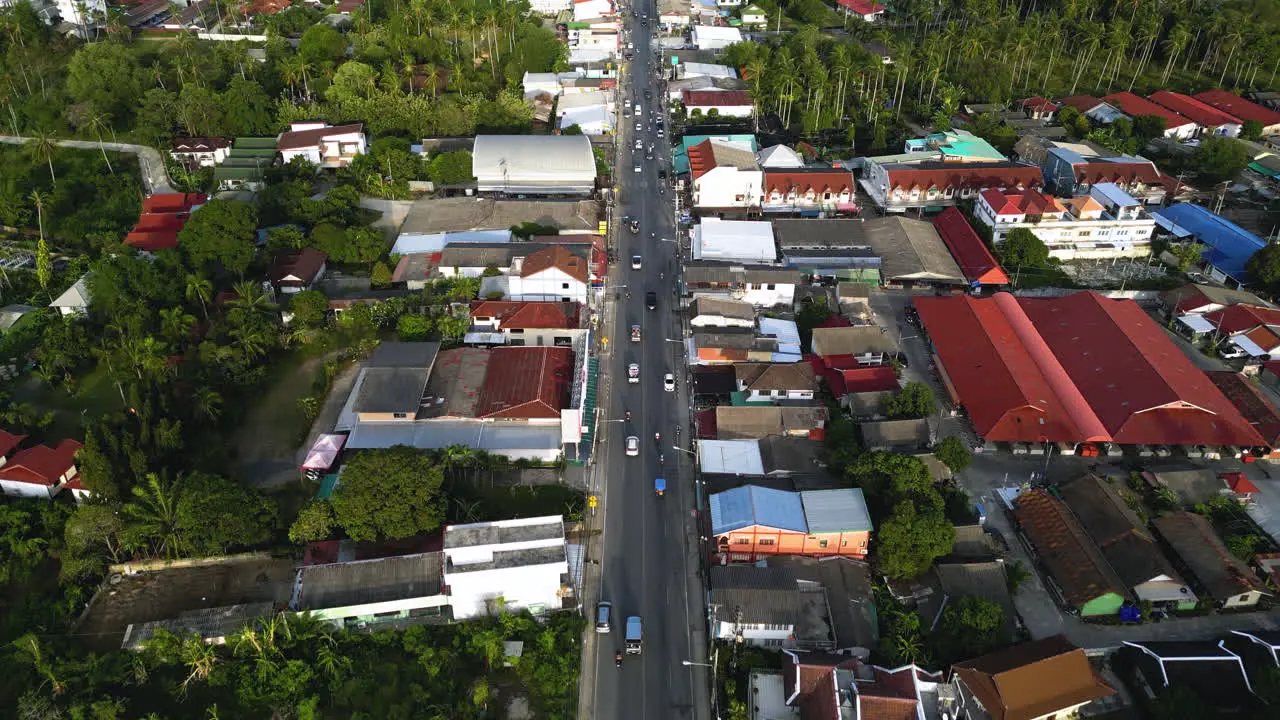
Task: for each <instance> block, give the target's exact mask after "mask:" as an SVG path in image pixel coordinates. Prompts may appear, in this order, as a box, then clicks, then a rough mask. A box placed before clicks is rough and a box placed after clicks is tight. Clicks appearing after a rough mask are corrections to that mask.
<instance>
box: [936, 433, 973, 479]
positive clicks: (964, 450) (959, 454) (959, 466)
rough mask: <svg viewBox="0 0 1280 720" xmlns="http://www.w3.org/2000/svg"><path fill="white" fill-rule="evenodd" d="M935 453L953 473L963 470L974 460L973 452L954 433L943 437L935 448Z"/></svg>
mask: <svg viewBox="0 0 1280 720" xmlns="http://www.w3.org/2000/svg"><path fill="white" fill-rule="evenodd" d="M933 454H934V455H935V456H937V458H938V460H941V461H942V464H943V465H946V466H947V467H948V468H950V470H951V472H953V473H959V472H962V471H963V470H964V469H965V468H967V467H969V464H970V463H972V462H973V453H972V452H970V451H969V448H968V447H966V446H965V444H964V441H963V440H961V439H960V438H958V437H956V436H954V435H949V436H947V437H944V438H942V441H941V442H939V443H938V447H936V448H934V450H933Z"/></svg>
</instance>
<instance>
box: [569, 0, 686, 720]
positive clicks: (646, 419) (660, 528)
mask: <svg viewBox="0 0 1280 720" xmlns="http://www.w3.org/2000/svg"><path fill="white" fill-rule="evenodd" d="M633 9H634V10H635V16H631V15H630V13H627V14H626V21H627V23H628V26H629V28H630V30H631V32H630V35H629V37H628V38H627V40H625V41H624V48H626V47H628V45H627V44H626V43H630V44H631V45H632V46H634V50H633V51H632V52H634V58H633V59H632V61H631V62H630V63H629V64H628V65H627V66H626V70H625V72H624V73H623V76H622V79H621V81H620V86H619V96H620V97H619V102H620V103H622V102H623V101H624V100H626V99H630V100H631V101H632V103H633V107H634V104H638V105H639V106H640V108H641V109H640V110H639V112H638V113H637V112H636V111H634V110H633V111H632V113H631V116H630V117H624V118H621V119H620V121H621V122H622V123H623V125H622V126H621V127H620V128H619V132H618V154H617V158H616V164H617V167H616V168H615V171H614V173H615V181H616V182H615V184H616V185H617V186H618V187H619V189H620V191H619V199H618V201H617V204H616V207H615V217H616V218H621V217H622V216H624V215H627V216H631V217H633V218H636V219H637V220H638V222H639V231H638V232H636V233H631V232H630V231H629V230H626V229H625V228H624V229H623V230H622V232H620V233H618V235H617V237H618V248H617V267H618V270H617V271H616V272H615V275H614V286H613V288H612V289H611V292H614V291H616V292H617V293H618V296H617V299H616V300H615V302H616V308H617V310H616V312H614V313H613V316H612V327H608V328H606V332H605V334H606V336H607V337H609V338H610V343H611V352H610V354H609V356H608V358H607V360H606V361H605V367H604V368H603V372H605V373H608V375H609V377H610V378H611V381H610V382H609V383H607V384H606V385H605V387H607V388H608V393H609V394H610V397H609V398H608V399H607V402H603V403H602V407H603V408H605V409H606V411H607V412H608V414H609V416H608V417H605V418H603V419H604V420H605V422H602V423H600V425H599V426H598V427H599V428H600V432H601V437H600V444H599V445H598V447H597V451H596V452H597V453H599V454H598V456H597V458H596V464H597V466H598V467H600V468H601V471H600V472H601V484H602V487H601V493H602V510H603V512H604V513H605V517H604V527H603V535H602V543H603V544H602V549H601V558H602V567H601V584H600V591H599V598H600V600H604V601H608V602H611V603H613V622H612V625H613V627H612V631H611V632H610V633H609V634H607V635H601V636H598V638H597V640H598V642H596V643H595V654H596V657H595V659H594V663H593V664H594V671H595V672H594V674H595V678H594V682H595V702H594V705H593V706H594V708H595V717H596V718H599V719H600V720H615V719H616V720H633V719H634V720H641V719H645V720H648V719H653V720H659V719H660V720H675V719H679V718H688V719H690V720H700V719H702V718H706V717H709V700H708V694H707V681H706V668H705V667H703V666H701V665H696V664H691V665H686V664H685V662H686V661H688V662H691V663H705V662H706V660H705V654H706V646H705V642H706V641H705V620H704V615H703V613H704V610H703V608H704V601H705V590H704V589H703V583H702V581H701V578H700V571H699V566H698V563H697V552H698V550H697V548H698V538H697V532H696V525H695V523H694V512H695V509H696V508H695V490H694V487H693V477H694V475H693V471H692V463H691V458H690V457H689V456H688V455H687V454H686V453H684V452H682V451H678V450H676V449H674V448H673V445H674V444H675V442H676V439H677V436H678V437H679V440H680V444H681V445H682V446H684V447H688V439H689V433H690V432H691V428H689V427H687V425H688V422H689V396H688V392H687V391H688V389H687V388H686V387H685V377H686V373H685V371H684V359H683V344H682V343H681V341H682V339H683V334H682V330H681V323H680V315H679V309H680V308H679V298H678V293H677V285H676V282H677V276H678V270H679V263H680V257H679V248H680V245H679V242H678V240H677V238H678V236H677V234H676V227H675V223H674V207H673V205H672V201H671V192H670V190H667V191H666V192H663V190H664V189H665V186H666V184H667V183H668V182H669V181H668V180H667V179H661V178H660V177H659V172H660V171H666V172H664V175H665V176H666V177H668V178H669V177H670V167H669V166H670V162H671V152H670V149H669V147H668V143H667V142H666V138H659V137H658V136H657V129H658V127H660V125H659V122H662V125H661V126H665V115H666V112H665V106H666V102H665V88H664V87H663V85H662V83H661V81H660V80H658V79H657V78H656V77H655V72H656V71H657V69H658V68H659V67H660V61H661V56H660V55H655V53H654V51H653V49H652V47H653V44H652V42H651V39H650V33H651V32H653V28H654V26H655V25H656V22H657V16H656V8H655V7H654V6H653V2H652V0H639V1H638V2H637V3H636V4H635V5H634V6H633ZM646 16H647V17H646ZM636 123H639V124H640V131H639V132H637V131H636V129H635V126H636ZM637 139H638V140H640V149H636V140H637ZM650 146H652V151H650ZM649 155H652V159H650V158H649ZM637 166H638V167H639V168H640V171H639V172H636V171H635V168H636V167H637ZM635 255H639V256H640V257H641V268H640V269H639V270H635V269H632V264H631V258H632V257H633V256H635ZM620 284H621V285H624V286H625V287H619V285H620ZM649 292H652V293H654V294H655V296H656V307H655V308H654V309H652V310H650V309H648V308H647V307H646V294H647V293H649ZM636 324H638V325H640V327H641V340H640V342H631V340H630V329H631V326H632V325H636ZM631 363H638V364H639V366H640V382H639V383H629V382H627V366H628V365H629V364H631ZM667 373H672V374H673V375H674V376H675V378H676V380H677V384H676V388H675V390H674V391H668V390H666V389H665V388H664V383H663V379H664V376H665V375H666V374H667ZM627 412H630V413H631V420H629V421H627V420H625V419H624V418H625V416H626V413H627ZM677 427H679V428H680V432H679V433H677V430H676V428H677ZM655 434H660V436H661V439H660V440H656V439H655ZM628 436H634V437H637V438H639V445H640V453H639V455H638V456H635V457H628V456H627V455H626V452H625V448H626V438H627V437H628ZM657 478H663V479H664V480H665V481H666V492H665V494H664V495H663V496H661V497H659V496H658V495H657V494H656V492H655V484H654V481H655V480H656V479H657ZM629 616H639V617H640V618H641V619H642V623H643V628H644V634H643V650H642V652H641V653H640V654H639V655H635V654H631V655H624V659H623V662H622V667H621V668H617V667H615V659H614V657H615V653H616V652H620V651H621V652H625V649H624V648H625V642H624V638H625V635H626V619H627V618H628V617H629Z"/></svg>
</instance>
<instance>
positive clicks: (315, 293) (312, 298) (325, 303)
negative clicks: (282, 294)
mask: <svg viewBox="0 0 1280 720" xmlns="http://www.w3.org/2000/svg"><path fill="white" fill-rule="evenodd" d="M289 312H291V313H293V319H294V320H297V321H298V322H300V323H302V324H303V325H306V326H308V327H315V326H316V325H319V324H320V323H322V322H324V319H325V316H326V315H327V314H328V313H329V298H327V297H325V296H324V293H322V292H320V291H319V290H303V291H302V292H300V293H297V294H296V295H294V296H293V297H292V298H290V299H289Z"/></svg>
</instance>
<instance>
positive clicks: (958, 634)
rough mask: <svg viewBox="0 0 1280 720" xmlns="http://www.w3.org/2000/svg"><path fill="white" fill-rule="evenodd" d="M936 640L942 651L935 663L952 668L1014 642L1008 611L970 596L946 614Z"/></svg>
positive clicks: (949, 606) (953, 604) (957, 602)
mask: <svg viewBox="0 0 1280 720" xmlns="http://www.w3.org/2000/svg"><path fill="white" fill-rule="evenodd" d="M934 639H935V642H936V644H937V647H938V657H936V658H935V660H937V661H939V662H940V663H942V664H943V665H949V664H951V663H952V662H956V661H959V660H962V659H966V658H972V657H977V656H979V655H985V654H986V653H988V652H990V651H991V650H994V649H995V648H996V647H998V646H1000V645H1004V644H1006V643H1008V642H1009V641H1010V640H1012V639H1013V638H1012V637H1011V636H1010V633H1009V629H1008V625H1007V624H1006V621H1005V615H1004V608H1002V607H1000V605H999V604H997V603H994V602H991V601H990V600H984V599H982V598H979V597H974V596H972V595H966V596H964V597H961V598H959V599H958V600H956V601H955V602H952V603H951V604H949V605H947V608H946V610H943V611H942V619H941V621H940V622H939V623H938V628H937V631H936V633H935V638H934Z"/></svg>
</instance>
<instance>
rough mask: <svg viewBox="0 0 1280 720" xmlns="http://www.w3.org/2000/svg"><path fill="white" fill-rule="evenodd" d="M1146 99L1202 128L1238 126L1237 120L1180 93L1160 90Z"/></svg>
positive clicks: (1238, 120)
mask: <svg viewBox="0 0 1280 720" xmlns="http://www.w3.org/2000/svg"><path fill="white" fill-rule="evenodd" d="M1148 99H1149V100H1151V102H1154V103H1157V104H1159V105H1163V106H1164V107H1167V108H1169V109H1170V110H1172V111H1174V112H1176V113H1178V114H1179V115H1182V116H1183V117H1186V118H1188V119H1189V120H1191V121H1192V122H1194V123H1195V124H1197V125H1200V126H1203V127H1209V128H1213V127H1219V126H1222V125H1238V124H1240V119H1239V118H1237V117H1235V116H1233V115H1229V114H1227V113H1224V112H1222V111H1221V110H1219V109H1217V108H1215V107H1213V106H1212V105H1209V104H1208V103H1205V102H1202V101H1200V100H1197V99H1195V98H1193V97H1190V96H1188V95H1183V94H1182V93H1176V92H1171V91H1169V90H1160V91H1157V92H1153V93H1151V95H1150V97H1149V98H1148Z"/></svg>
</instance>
